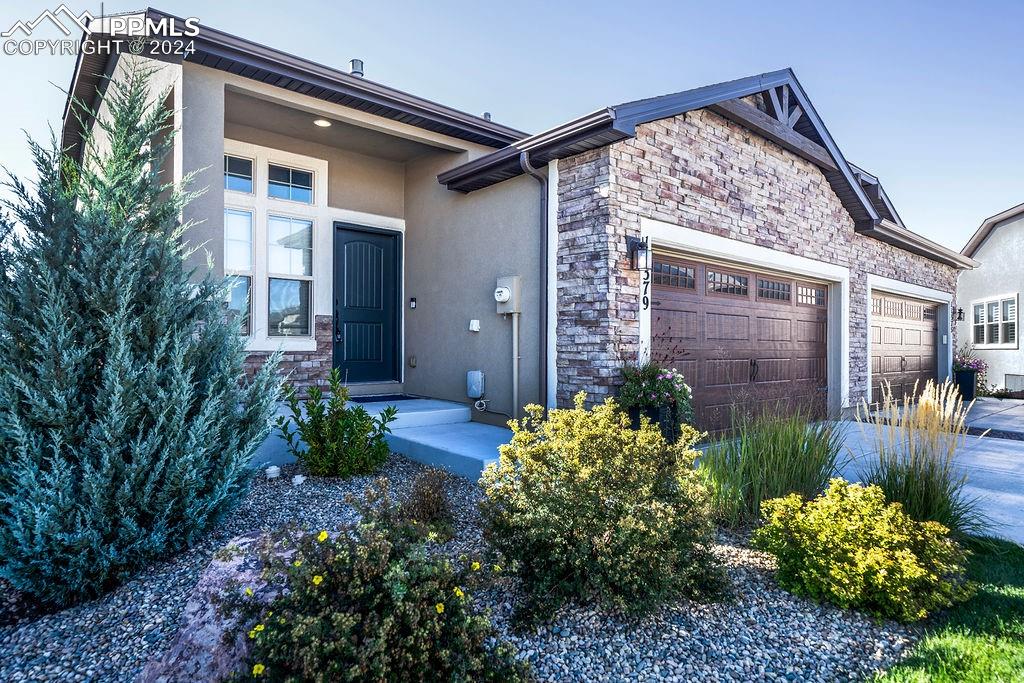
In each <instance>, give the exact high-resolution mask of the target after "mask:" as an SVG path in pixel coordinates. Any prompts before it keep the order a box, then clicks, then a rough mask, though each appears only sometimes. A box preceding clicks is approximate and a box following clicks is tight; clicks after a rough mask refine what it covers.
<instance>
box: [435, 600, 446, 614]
mask: <svg viewBox="0 0 1024 683" xmlns="http://www.w3.org/2000/svg"><path fill="white" fill-rule="evenodd" d="M434 609H436V610H437V613H438V614H444V603H443V602H439V603H437V604H436V605H434Z"/></svg>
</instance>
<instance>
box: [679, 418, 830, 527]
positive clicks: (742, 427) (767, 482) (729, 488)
mask: <svg viewBox="0 0 1024 683" xmlns="http://www.w3.org/2000/svg"><path fill="white" fill-rule="evenodd" d="M842 447H843V434H842V430H841V429H840V428H839V425H838V424H837V423H836V422H833V421H828V420H823V421H816V422H812V421H811V420H810V419H809V418H808V417H807V416H806V415H804V414H801V413H796V414H792V415H784V416H779V415H773V414H771V413H767V414H761V415H754V416H747V415H744V416H737V419H736V429H735V432H734V433H733V434H731V435H729V436H725V437H722V438H721V439H720V440H718V441H716V442H715V443H713V444H711V445H710V446H709V447H708V448H707V450H706V451H705V452H704V454H703V455H701V457H700V467H699V468H698V471H699V472H700V474H701V478H702V479H703V480H704V483H705V484H706V485H707V487H708V489H709V490H710V491H711V497H712V507H713V510H714V514H715V517H716V519H717V520H718V521H719V522H720V523H721V524H724V525H726V526H730V527H737V526H743V525H747V524H753V523H756V522H757V520H758V518H759V517H760V514H761V502H762V501H765V500H768V499H769V498H778V497H780V496H785V495H788V494H790V493H798V494H800V495H801V496H803V497H804V498H813V497H814V496H816V495H818V494H819V493H821V492H822V491H824V490H825V486H827V485H828V481H829V479H830V478H831V477H832V476H834V475H835V474H836V473H837V472H838V471H839V467H840V463H839V453H840V451H841V450H842Z"/></svg>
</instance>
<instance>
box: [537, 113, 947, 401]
mask: <svg viewBox="0 0 1024 683" xmlns="http://www.w3.org/2000/svg"><path fill="white" fill-rule="evenodd" d="M558 174H559V183H558V200H559V205H558V330H557V337H558V342H557V343H558V368H557V369H558V402H559V405H565V404H567V403H569V402H570V401H571V399H572V396H573V395H574V394H575V393H577V392H578V391H581V390H582V391H586V392H587V397H588V400H590V401H599V400H602V399H603V398H604V397H606V396H609V395H612V394H614V391H615V387H616V385H617V384H618V381H619V371H620V368H621V367H622V365H623V364H624V363H626V362H630V361H633V360H635V359H636V358H637V356H638V352H639V345H640V335H639V289H640V274H639V273H637V272H635V271H631V270H629V262H628V256H627V254H626V238H627V236H639V234H640V218H641V217H647V218H651V219H655V220H659V221H664V222H668V223H675V224H678V225H681V226H684V227H687V228H692V229H695V230H702V231H704V232H709V233H713V234H716V235H720V236H723V237H727V238H731V239H736V240H740V241H744V242H750V243H753V244H757V245H760V246H765V247H771V248H773V249H778V250H780V251H785V252H788V253H791V254H797V255H800V256H804V257H807V258H811V259H815V260H817V261H824V262H827V263H831V264H838V265H843V266H847V267H849V268H850V279H851V282H850V321H849V322H850V400H851V402H856V401H858V400H859V399H860V398H861V397H862V396H864V395H865V393H866V390H867V371H868V358H867V334H868V330H867V313H868V311H867V275H868V273H873V274H875V275H880V276H883V277H888V278H893V279H896V280H901V281H904V282H911V283H914V284H918V285H923V286H926V287H932V288H935V289H939V290H942V291H944V292H955V289H956V276H957V273H956V270H955V269H954V268H952V267H950V266H946V265H943V264H941V263H938V262H935V261H932V260H930V259H927V258H924V257H922V256H918V255H916V254H912V253H910V252H907V251H904V250H902V249H898V248H896V247H893V246H891V245H888V244H885V243H883V242H880V241H878V240H876V239H874V238H870V237H865V236H863V235H859V234H856V233H855V231H854V225H853V220H852V219H851V218H850V216H849V214H848V213H847V212H846V210H845V209H844V208H843V206H842V204H841V203H840V201H839V198H838V197H836V195H835V193H834V192H833V191H832V188H831V186H830V185H829V184H828V181H827V180H826V179H825V177H824V175H822V173H821V172H820V171H819V170H818V168H817V167H816V166H814V165H813V164H811V163H810V162H808V161H805V160H804V159H802V158H800V157H797V156H796V155H794V154H792V153H790V152H787V151H786V150H784V149H782V148H781V147H779V146H778V145H776V144H774V143H772V142H769V141H768V140H765V139H763V138H761V137H759V136H757V135H756V134H754V133H752V132H750V131H748V130H747V129H745V128H742V127H741V126H739V125H737V124H734V123H732V122H730V121H728V120H726V119H724V118H722V117H720V116H718V115H717V114H714V113H712V112H709V111H707V110H697V111H692V112H687V113H686V114H683V115H681V116H677V117H674V118H668V119H662V120H659V121H654V122H652V123H648V124H644V125H641V126H639V127H638V129H637V135H636V137H635V138H630V139H627V140H623V141H621V142H617V143H615V144H613V145H609V146H607V147H603V148H600V149H597V150H592V151H590V152H585V153H583V154H579V155H577V156H574V157H569V158H567V159H563V160H561V161H560V162H559V167H558Z"/></svg>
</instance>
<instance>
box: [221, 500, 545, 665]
mask: <svg viewBox="0 0 1024 683" xmlns="http://www.w3.org/2000/svg"><path fill="white" fill-rule="evenodd" d="M359 507H360V512H361V513H362V520H361V521H360V522H359V523H358V524H356V525H354V526H352V527H348V528H345V529H342V530H341V531H340V532H339V533H338V534H336V535H332V534H328V533H327V532H326V531H322V532H320V533H318V534H317V533H296V532H290V531H286V532H284V533H282V534H281V535H279V536H278V537H277V538H276V539H275V543H274V545H273V546H272V547H271V548H270V549H269V550H268V551H267V552H266V554H265V555H264V557H263V560H264V563H265V566H266V570H265V573H264V576H266V577H267V578H268V580H269V581H270V584H271V586H274V587H276V588H278V589H279V590H278V595H277V597H276V598H274V599H273V600H271V601H270V603H269V604H263V603H261V602H260V601H259V596H258V595H256V596H252V597H251V598H246V597H245V592H244V591H242V590H238V591H235V592H233V593H232V594H231V595H229V596H227V598H226V600H225V606H226V608H227V610H228V611H229V612H235V613H238V614H240V616H241V617H242V618H241V620H240V623H241V624H242V625H243V627H244V628H246V629H248V631H247V635H248V641H249V643H250V645H251V649H250V653H249V658H248V660H247V661H246V663H245V668H244V670H243V671H241V672H239V673H240V675H241V676H242V677H249V676H251V675H254V674H255V675H258V676H259V677H260V678H265V679H267V680H272V681H284V680H295V681H298V680H302V681H325V682H326V681H332V682H333V681H517V680H525V679H527V678H528V676H529V670H528V668H527V666H526V665H525V664H520V663H518V662H516V661H515V659H514V657H513V654H512V651H511V649H510V648H509V647H508V646H507V645H505V644H503V643H501V642H499V641H498V640H497V637H496V632H495V631H494V629H493V628H492V626H491V624H490V621H489V619H488V618H487V616H486V614H483V613H481V612H480V611H479V610H478V609H477V608H476V607H475V605H474V602H473V597H472V595H471V594H470V588H471V586H473V585H475V584H476V583H477V582H479V581H480V580H481V577H482V575H484V574H486V573H487V572H488V570H486V569H483V568H482V567H481V566H480V563H479V562H473V563H471V564H469V565H468V566H463V567H458V568H457V567H455V566H454V565H453V563H452V562H451V561H449V560H448V559H446V558H443V557H440V556H438V555H437V554H436V553H428V552H426V550H425V548H424V546H423V545H422V544H421V543H420V542H419V538H420V537H419V535H418V534H417V533H416V531H415V530H414V529H412V528H411V527H410V526H409V525H408V524H405V523H403V522H402V521H401V515H400V513H399V511H398V510H397V509H396V508H395V507H394V506H393V505H392V504H391V502H390V500H389V498H388V495H387V483H386V481H385V480H380V481H379V482H378V483H377V485H376V487H373V488H371V489H370V490H369V492H368V494H367V497H366V500H365V501H364V502H363V504H362V505H360V506H359ZM474 567H475V568H476V569H474ZM239 588H241V587H239ZM280 589H283V590H280ZM236 596H237V597H236Z"/></svg>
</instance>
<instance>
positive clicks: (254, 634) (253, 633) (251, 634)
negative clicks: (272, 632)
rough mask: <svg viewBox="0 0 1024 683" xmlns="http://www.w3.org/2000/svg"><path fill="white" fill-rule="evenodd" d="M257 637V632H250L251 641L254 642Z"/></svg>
mask: <svg viewBox="0 0 1024 683" xmlns="http://www.w3.org/2000/svg"><path fill="white" fill-rule="evenodd" d="M255 637H256V631H249V640H252V639H253V638H255Z"/></svg>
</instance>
